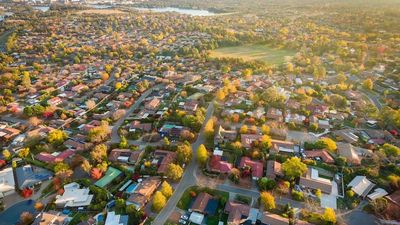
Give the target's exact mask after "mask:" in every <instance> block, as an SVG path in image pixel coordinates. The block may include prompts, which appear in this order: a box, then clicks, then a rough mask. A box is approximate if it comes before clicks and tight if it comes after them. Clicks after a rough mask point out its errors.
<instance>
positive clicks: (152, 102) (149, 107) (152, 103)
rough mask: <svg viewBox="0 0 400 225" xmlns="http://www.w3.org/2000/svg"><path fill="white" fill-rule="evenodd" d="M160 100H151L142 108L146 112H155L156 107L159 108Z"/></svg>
mask: <svg viewBox="0 0 400 225" xmlns="http://www.w3.org/2000/svg"><path fill="white" fill-rule="evenodd" d="M160 102H161V101H160V99H159V98H153V99H151V100H150V101H148V102H146V104H145V105H144V108H145V109H147V110H152V111H154V110H157V109H158V107H159V106H160Z"/></svg>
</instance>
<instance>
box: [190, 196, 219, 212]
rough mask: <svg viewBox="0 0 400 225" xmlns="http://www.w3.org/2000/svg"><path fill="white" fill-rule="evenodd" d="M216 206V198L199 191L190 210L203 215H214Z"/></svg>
mask: <svg viewBox="0 0 400 225" xmlns="http://www.w3.org/2000/svg"><path fill="white" fill-rule="evenodd" d="M217 208H218V199H215V198H214V197H213V196H212V195H210V194H208V193H205V192H201V193H200V194H198V195H197V197H196V200H195V201H194V202H193V205H192V207H191V208H190V209H189V211H190V212H197V213H201V214H205V215H214V214H215V212H216V210H217Z"/></svg>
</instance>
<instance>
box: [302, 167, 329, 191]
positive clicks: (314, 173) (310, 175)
mask: <svg viewBox="0 0 400 225" xmlns="http://www.w3.org/2000/svg"><path fill="white" fill-rule="evenodd" d="M299 185H300V186H301V187H303V188H310V189H313V190H316V189H320V190H321V191H322V192H323V193H327V194H330V193H332V187H333V186H332V181H331V180H328V179H326V178H322V177H320V176H319V172H318V170H317V169H314V168H311V167H309V168H308V171H307V173H306V174H305V176H301V177H300V181H299Z"/></svg>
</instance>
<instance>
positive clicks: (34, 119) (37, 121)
mask: <svg viewBox="0 0 400 225" xmlns="http://www.w3.org/2000/svg"><path fill="white" fill-rule="evenodd" d="M41 123H42V120H40V119H39V118H37V117H36V116H32V117H29V119H28V124H29V125H30V126H32V127H36V126H37V125H39V124H41Z"/></svg>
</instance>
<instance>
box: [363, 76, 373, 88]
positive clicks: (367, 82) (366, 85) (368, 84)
mask: <svg viewBox="0 0 400 225" xmlns="http://www.w3.org/2000/svg"><path fill="white" fill-rule="evenodd" d="M362 86H363V88H365V89H367V90H372V88H373V87H374V83H373V82H372V80H371V79H369V78H368V79H365V80H364V82H363V85H362Z"/></svg>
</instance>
